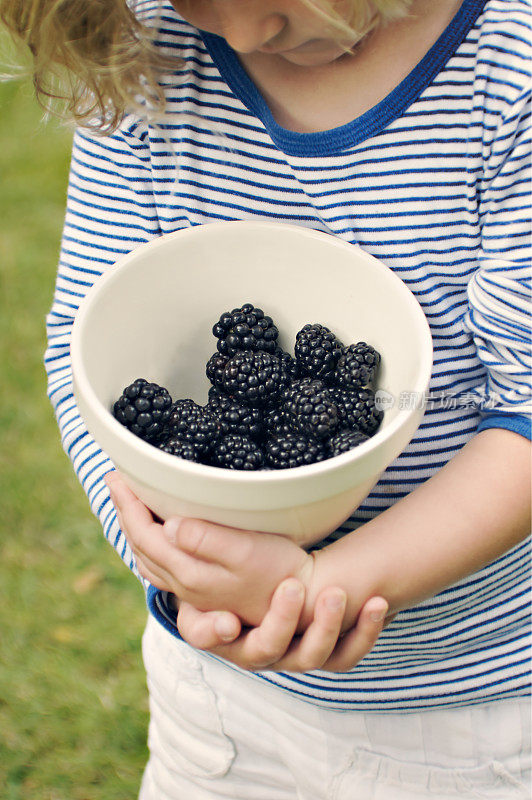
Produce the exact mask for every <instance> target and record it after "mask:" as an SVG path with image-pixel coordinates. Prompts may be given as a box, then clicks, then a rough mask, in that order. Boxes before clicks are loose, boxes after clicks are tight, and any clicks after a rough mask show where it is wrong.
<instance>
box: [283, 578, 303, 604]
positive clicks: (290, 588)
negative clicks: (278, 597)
mask: <svg viewBox="0 0 532 800" xmlns="http://www.w3.org/2000/svg"><path fill="white" fill-rule="evenodd" d="M303 591H304V590H303V587H302V585H301V584H300V583H299V581H295V580H288V581H286V583H285V584H284V585H283V595H284V596H285V597H286V598H287V600H300V599H301V597H302V596H303Z"/></svg>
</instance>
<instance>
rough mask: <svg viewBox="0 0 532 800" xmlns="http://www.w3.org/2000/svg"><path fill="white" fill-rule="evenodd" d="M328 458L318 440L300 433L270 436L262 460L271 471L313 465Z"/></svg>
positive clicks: (324, 446) (324, 448) (323, 445)
mask: <svg viewBox="0 0 532 800" xmlns="http://www.w3.org/2000/svg"><path fill="white" fill-rule="evenodd" d="M327 457H328V453H327V449H326V445H325V443H324V442H320V441H319V439H313V438H309V437H308V436H303V435H302V434H300V433H285V434H281V435H278V436H272V437H271V438H270V439H268V440H267V441H266V444H265V445H264V458H265V460H266V463H267V464H268V466H270V467H272V469H289V468H290V467H302V466H304V465H305V464H314V463H316V462H317V461H323V460H324V459H325V458H327Z"/></svg>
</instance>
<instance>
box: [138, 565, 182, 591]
mask: <svg viewBox="0 0 532 800" xmlns="http://www.w3.org/2000/svg"><path fill="white" fill-rule="evenodd" d="M136 564H137V569H138V571H139V574H140V575H141V576H142V577H143V578H145V579H146V580H147V581H149V582H150V583H151V585H152V586H155V587H156V589H162V591H163V592H173V586H172V584H171V583H170V582H169V581H168V580H167V579H166V577H165V576H164V575H162V574H161V573H160V572H158V571H157V572H156V571H154V570H153V569H152V568H151V566H150V564H149V562H147V561H146V560H145V559H143V558H141V557H140V556H136Z"/></svg>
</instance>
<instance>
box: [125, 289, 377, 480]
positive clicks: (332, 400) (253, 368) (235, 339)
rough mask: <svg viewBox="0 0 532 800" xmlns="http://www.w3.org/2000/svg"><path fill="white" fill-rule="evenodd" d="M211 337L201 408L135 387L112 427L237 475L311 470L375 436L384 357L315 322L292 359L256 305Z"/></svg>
mask: <svg viewBox="0 0 532 800" xmlns="http://www.w3.org/2000/svg"><path fill="white" fill-rule="evenodd" d="M212 332H213V335H214V337H215V338H216V340H217V342H216V352H215V353H213V355H212V356H211V357H210V358H209V360H208V362H207V365H206V368H205V372H206V375H207V377H208V379H209V381H210V383H211V388H210V389H209V394H208V398H207V402H206V403H205V405H200V404H198V403H196V402H195V401H194V400H191V399H189V398H185V399H177V400H172V398H171V397H170V394H169V392H168V391H167V390H166V389H165V388H164V387H163V386H159V385H158V384H156V383H150V382H148V381H147V380H145V379H144V378H137V380H135V381H134V382H133V383H132V384H130V385H129V386H126V388H125V389H124V391H123V393H122V395H121V396H120V397H119V398H118V400H117V401H116V402H115V403H114V406H113V414H114V416H115V417H116V419H117V420H118V421H119V422H121V423H122V425H125V426H126V428H128V429H129V430H130V431H131V432H132V433H134V434H135V435H136V436H140V437H141V438H142V439H144V440H145V441H146V442H148V443H150V444H152V445H154V446H155V447H158V448H160V449H161V450H163V451H164V452H166V453H169V454H171V455H174V456H177V457H179V458H184V459H186V460H188V461H195V462H197V463H201V464H208V465H210V466H215V467H221V468H224V469H236V470H268V469H290V468H292V467H300V466H304V465H306V464H313V463H316V462H318V461H323V460H325V459H327V458H333V457H334V456H338V455H341V454H342V453H346V452H348V451H349V450H351V449H353V448H354V447H357V446H358V445H359V444H362V443H363V442H365V441H367V440H368V438H369V437H370V436H373V434H374V433H375V432H376V431H377V429H378V428H379V426H380V424H381V421H382V417H383V413H382V411H381V410H380V409H379V408H378V407H377V406H376V404H375V382H376V378H377V373H378V370H379V365H380V361H381V357H380V355H379V353H378V352H377V351H376V350H375V349H374V348H373V347H372V346H371V345H369V344H366V342H357V343H356V344H349V345H347V346H345V345H344V344H343V343H342V342H341V341H340V340H339V339H338V338H337V337H336V335H335V334H334V333H333V332H332V331H330V330H329V328H326V327H325V325H320V324H318V323H312V324H308V325H304V326H303V328H302V329H301V330H300V331H299V332H298V333H297V334H296V340H295V346H294V355H293V356H292V355H291V354H290V353H288V352H287V351H285V350H283V348H282V347H280V345H279V343H278V341H277V339H278V336H279V331H278V329H277V326H276V325H275V323H274V322H273V320H272V318H271V317H269V316H267V315H266V314H265V313H264V311H263V310H262V309H261V308H257V307H255V306H254V305H253V304H252V303H245V304H244V305H242V306H241V307H240V308H234V309H233V310H232V311H226V312H224V313H223V314H221V316H220V318H219V320H218V321H217V322H216V323H215V324H214V325H213V328H212Z"/></svg>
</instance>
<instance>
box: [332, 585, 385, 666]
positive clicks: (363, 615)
mask: <svg viewBox="0 0 532 800" xmlns="http://www.w3.org/2000/svg"><path fill="white" fill-rule="evenodd" d="M387 611H388V603H387V602H386V600H385V599H384V598H383V597H372V598H371V599H370V600H368V601H367V603H366V604H365V606H364V607H363V608H362V611H361V612H360V615H359V618H358V621H357V624H356V626H355V627H354V628H353V630H351V631H349V632H348V633H346V635H345V636H344V637H343V638H342V639H340V641H339V643H338V645H337V647H336V648H335V649H334V651H333V653H332V655H331V657H330V658H329V659H328V660H327V661H326V663H325V664H324V666H323V669H326V670H328V671H330V672H346V671H347V670H350V669H352V668H353V667H355V666H356V665H357V664H358V662H359V661H361V660H362V659H363V658H364V656H365V655H367V654H368V653H369V652H370V650H371V649H372V648H373V645H374V644H375V642H376V641H377V639H378V637H379V636H380V634H381V632H382V629H383V627H384V618H385V616H386V612H387Z"/></svg>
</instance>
